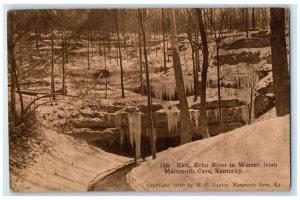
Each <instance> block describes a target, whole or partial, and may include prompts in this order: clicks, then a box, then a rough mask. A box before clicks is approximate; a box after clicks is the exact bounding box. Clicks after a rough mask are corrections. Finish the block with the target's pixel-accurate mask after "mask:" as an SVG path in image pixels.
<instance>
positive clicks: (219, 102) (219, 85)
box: [216, 41, 223, 125]
mask: <svg viewBox="0 0 300 200" xmlns="http://www.w3.org/2000/svg"><path fill="white" fill-rule="evenodd" d="M216 46H217V74H218V77H217V78H218V104H219V119H218V121H219V123H220V124H221V125H222V124H223V119H222V108H221V83H220V63H219V41H216Z"/></svg>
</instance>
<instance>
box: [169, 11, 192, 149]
mask: <svg viewBox="0 0 300 200" xmlns="http://www.w3.org/2000/svg"><path fill="white" fill-rule="evenodd" d="M169 16H170V29H171V38H172V40H171V41H172V55H173V56H172V57H173V65H174V73H175V81H176V91H177V96H178V100H179V104H180V143H181V144H185V143H188V142H191V141H192V134H191V124H190V113H189V106H188V102H187V99H186V94H185V88H184V80H183V74H182V69H181V63H180V57H179V50H178V39H177V30H176V19H175V10H174V9H171V10H170V11H169Z"/></svg>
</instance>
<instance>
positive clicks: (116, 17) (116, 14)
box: [115, 10, 125, 98]
mask: <svg viewBox="0 0 300 200" xmlns="http://www.w3.org/2000/svg"><path fill="white" fill-rule="evenodd" d="M117 12H118V11H117V10H115V24H116V29H117V37H118V47H119V58H120V70H121V77H120V78H121V89H122V98H125V93H124V83H123V64H122V52H121V45H120V33H119V27H118V13H117Z"/></svg>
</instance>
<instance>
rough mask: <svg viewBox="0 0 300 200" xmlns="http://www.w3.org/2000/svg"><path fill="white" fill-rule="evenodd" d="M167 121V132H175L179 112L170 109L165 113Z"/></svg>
mask: <svg viewBox="0 0 300 200" xmlns="http://www.w3.org/2000/svg"><path fill="white" fill-rule="evenodd" d="M166 115H167V120H168V131H169V132H171V131H174V130H175V131H177V124H178V122H179V121H180V112H179V110H178V109H177V108H175V107H172V109H171V110H169V111H167V112H166Z"/></svg>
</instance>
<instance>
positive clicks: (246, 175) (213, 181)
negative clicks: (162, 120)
mask: <svg viewBox="0 0 300 200" xmlns="http://www.w3.org/2000/svg"><path fill="white" fill-rule="evenodd" d="M289 124H290V116H285V117H280V118H274V119H271V120H266V121H263V122H259V123H256V124H253V125H249V126H245V127H243V128H240V129H236V130H234V131H231V132H228V133H226V134H220V135H218V136H215V137H212V138H208V139H204V140H201V141H196V142H191V143H188V144H185V145H182V146H179V147H176V148H170V149H168V150H166V151H163V152H161V153H159V154H158V155H157V159H156V160H152V159H151V158H150V157H149V158H147V160H146V161H145V162H144V163H142V164H141V165H140V166H139V167H137V168H134V169H133V170H132V171H131V172H130V173H128V174H127V181H128V182H129V183H130V186H131V187H132V188H134V189H135V190H137V191H201V190H205V191H207V190H226V191H228V190H288V189H289V184H290V157H289V156H287V155H289V154H290V128H289V127H290V126H289ZM178 162H180V163H189V164H190V165H191V166H192V169H195V171H196V172H195V173H179V174H178V173H177V174H168V173H165V172H164V169H163V168H160V165H161V164H162V163H169V164H170V169H190V168H189V167H183V168H176V166H177V163H178ZM196 162H198V163H207V164H208V165H209V166H208V167H202V168H201V167H200V168H195V167H193V165H194V163H196ZM212 162H217V163H219V164H220V163H223V164H227V165H226V167H219V169H230V168H229V167H228V165H229V163H234V164H236V169H237V170H240V169H241V170H242V171H243V173H241V174H237V173H222V174H221V173H215V169H214V168H212ZM238 162H253V163H258V164H259V167H244V168H241V167H239V166H238ZM264 162H266V163H275V164H277V167H268V168H266V167H263V165H264ZM197 169H203V170H209V169H212V173H197ZM174 183H177V186H178V184H179V185H180V184H181V186H182V187H175V185H174ZM188 183H194V185H193V187H188ZM196 183H201V184H202V187H197V186H196ZM205 183H210V185H209V187H205V186H204V185H205ZM233 183H237V184H249V185H248V186H247V185H246V186H244V187H234V186H233ZM252 183H254V184H255V185H253V184H252ZM260 183H261V184H270V186H265V187H262V186H261V185H259V184H260ZM275 183H279V184H281V186H280V187H276V186H275V185H274V184H275ZM182 184H184V185H182ZM221 184H229V185H228V186H229V187H226V185H225V186H224V185H223V186H221ZM250 185H252V186H250Z"/></svg>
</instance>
